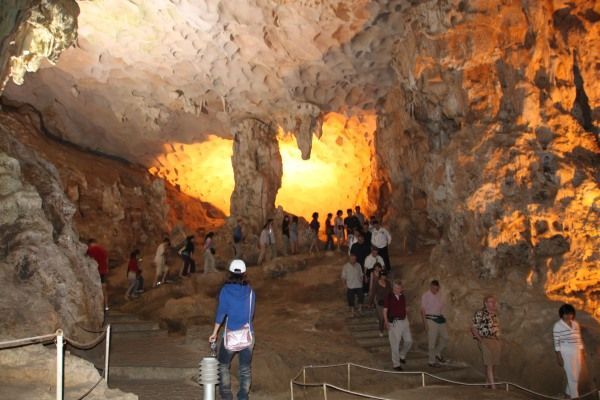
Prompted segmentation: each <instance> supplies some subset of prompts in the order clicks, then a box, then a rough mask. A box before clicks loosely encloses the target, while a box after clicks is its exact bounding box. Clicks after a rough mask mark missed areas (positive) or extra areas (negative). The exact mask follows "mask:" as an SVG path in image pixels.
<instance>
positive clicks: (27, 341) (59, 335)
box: [0, 325, 110, 400]
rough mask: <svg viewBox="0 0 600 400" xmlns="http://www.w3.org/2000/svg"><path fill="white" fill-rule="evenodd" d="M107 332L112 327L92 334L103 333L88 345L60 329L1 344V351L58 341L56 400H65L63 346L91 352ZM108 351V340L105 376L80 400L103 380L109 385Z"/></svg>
mask: <svg viewBox="0 0 600 400" xmlns="http://www.w3.org/2000/svg"><path fill="white" fill-rule="evenodd" d="M81 328H82V329H84V330H87V329H85V328H83V327H81ZM107 332H110V325H108V326H107V327H106V330H105V331H101V332H100V331H97V332H92V333H101V335H99V336H98V337H96V338H95V339H94V340H92V341H90V342H88V343H81V342H79V341H77V340H75V339H72V338H69V337H67V336H64V335H63V331H62V330H61V329H58V330H57V331H56V332H55V333H52V334H48V335H41V336H33V337H29V338H23V339H15V340H7V341H3V342H0V350H6V349H10V348H14V347H21V346H30V345H33V344H38V343H46V342H49V341H52V340H55V341H56V350H57V386H56V398H57V399H62V398H63V390H64V381H63V377H62V373H63V372H62V371H63V369H62V366H63V362H64V359H63V357H64V356H63V345H64V344H67V343H68V344H70V345H71V346H73V347H75V348H77V349H80V350H89V349H92V348H94V347H96V346H97V345H98V344H99V343H101V342H102V341H103V340H104V339H105V338H108V336H107ZM108 335H110V333H108ZM63 341H64V342H63ZM108 351H109V340H107V345H106V355H105V364H106V365H105V372H104V376H101V377H100V379H98V381H97V382H96V383H95V384H94V385H93V386H92V387H91V388H90V389H88V390H87V391H86V392H85V393H84V394H83V395H82V396H81V397H79V398H78V400H82V399H84V398H86V397H87V396H88V395H89V394H90V393H92V392H93V391H94V389H96V387H97V386H98V385H99V384H100V382H102V380H106V382H107V384H108Z"/></svg>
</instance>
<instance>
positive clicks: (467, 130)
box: [376, 2, 600, 318]
mask: <svg viewBox="0 0 600 400" xmlns="http://www.w3.org/2000/svg"><path fill="white" fill-rule="evenodd" d="M461 4H463V5H462V8H460V7H459V9H455V10H447V11H448V12H445V13H439V12H438V10H435V9H433V10H432V9H431V8H430V7H429V6H428V5H426V4H423V5H420V6H415V7H414V8H413V11H414V12H415V13H416V14H417V15H420V16H421V17H422V18H420V19H419V21H420V22H419V23H417V22H415V23H413V24H412V25H410V26H411V29H408V30H407V31H406V32H405V33H404V35H403V38H404V40H403V41H402V45H401V46H399V47H398V48H397V50H396V53H395V54H396V56H395V57H394V63H393V66H394V70H395V71H396V73H397V75H398V82H400V85H399V86H398V87H397V88H396V89H394V90H393V91H390V92H389V93H388V95H387V97H386V99H385V101H384V102H383V104H382V112H380V114H379V121H378V127H379V129H378V132H377V136H376V139H377V154H378V157H379V158H378V160H379V165H380V167H381V169H382V170H383V171H384V172H385V173H384V174H382V178H380V179H381V180H382V182H379V185H378V187H379V193H380V195H381V199H380V201H381V203H382V204H384V207H383V208H384V209H386V210H388V217H389V218H390V219H392V220H397V219H400V221H403V220H409V221H410V222H411V223H410V224H405V223H400V224H398V225H397V226H398V229H396V231H397V233H398V234H399V235H400V236H401V237H406V236H410V235H407V230H408V229H409V228H408V227H409V226H412V227H414V229H416V230H417V232H418V234H419V235H420V236H421V239H422V240H423V241H428V240H431V241H434V242H438V245H437V248H436V249H435V250H434V252H433V255H432V262H433V263H434V265H440V267H441V268H457V267H460V268H461V269H462V271H463V273H465V272H467V271H468V273H469V274H473V276H478V277H479V278H481V279H498V278H499V279H505V278H506V276H507V275H508V274H510V273H512V272H514V271H519V273H520V276H521V279H523V280H525V279H528V281H529V283H530V284H532V285H533V284H536V285H541V287H540V289H542V290H545V291H546V292H547V294H548V295H549V297H551V298H553V299H562V300H568V301H571V302H574V303H575V304H577V305H578V306H579V307H581V308H584V309H586V310H588V311H590V312H592V313H595V315H596V318H599V317H600V314H598V312H599V311H598V310H599V308H598V307H599V304H600V298H599V297H598V293H599V289H600V286H599V285H600V276H599V275H598V273H599V272H598V269H597V265H598V260H599V259H600V253H598V248H599V246H598V236H597V227H598V226H599V222H600V214H599V213H598V211H599V209H598V205H597V199H598V198H599V197H598V196H600V188H599V187H598V176H597V174H598V165H600V164H599V162H600V158H599V156H598V154H599V148H598V140H597V138H596V137H595V135H594V132H596V133H597V130H598V128H597V127H594V126H592V125H590V123H589V121H588V122H587V123H586V122H584V120H585V121H587V120H586V119H585V118H583V117H582V115H583V114H585V112H583V111H582V110H586V109H587V110H588V111H589V110H590V109H591V110H598V109H599V108H598V107H599V106H600V97H599V96H598V85H597V81H598V73H599V72H598V70H597V69H596V70H595V71H594V68H592V65H594V64H595V63H597V60H598V55H597V54H592V53H590V52H589V49H590V48H591V47H597V46H598V45H599V43H600V39H599V38H598V29H599V27H598V24H597V23H596V22H597V21H598V19H599V18H600V14H597V12H596V11H594V9H593V8H591V6H592V3H590V2H580V3H579V4H573V3H569V4H564V5H563V6H558V5H556V6H550V5H549V4H541V3H538V2H531V3H526V4H525V5H524V6H523V7H521V5H519V4H517V3H511V4H506V5H504V6H503V7H502V9H501V10H500V13H499V12H498V9H497V8H496V7H495V6H493V5H492V4H491V3H490V4H489V5H487V4H485V3H483V2H481V3H466V2H463V3H461ZM596 16H597V17H596ZM406 18H407V19H408V18H410V17H409V16H406ZM547 20H551V21H552V27H551V28H550V27H547V26H546V24H545V23H543V21H547ZM407 22H408V21H407ZM404 26H409V24H408V23H406V24H404ZM432 27H433V28H432ZM509 27H510V28H509ZM509 43H510V45H507V44H509ZM580 66H581V67H580ZM583 98H585V99H587V100H586V101H585V102H582V101H583V100H578V99H583ZM596 112H597V111H596ZM586 115H588V114H586ZM582 118H583V119H582ZM398 166H400V168H398ZM594 232H596V233H594Z"/></svg>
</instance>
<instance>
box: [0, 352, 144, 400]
mask: <svg viewBox="0 0 600 400" xmlns="http://www.w3.org/2000/svg"><path fill="white" fill-rule="evenodd" d="M0 368H1V369H2V374H1V375H0V384H1V385H2V395H3V396H5V398H10V399H13V400H29V399H39V400H52V399H55V398H56V392H55V387H56V350H54V349H49V348H46V347H44V346H41V345H37V346H29V347H22V348H16V349H10V350H3V351H1V352H0ZM64 379H65V380H64V383H65V391H64V395H65V398H81V396H85V398H86V399H90V400H101V399H110V400H136V399H137V398H138V397H137V396H136V395H134V394H130V393H123V392H122V391H120V390H118V389H109V388H108V386H107V385H106V382H105V381H103V380H102V381H100V382H99V383H98V381H99V380H100V374H99V373H98V371H97V370H96V368H95V367H94V365H93V364H91V363H89V362H87V361H85V360H83V359H81V358H79V357H74V356H71V355H70V353H69V352H68V351H66V352H65V361H64ZM96 384H97V386H96ZM92 388H93V390H91V389H92ZM90 390H91V392H90V393H89V394H88V395H87V396H86V393H87V392H88V391H90Z"/></svg>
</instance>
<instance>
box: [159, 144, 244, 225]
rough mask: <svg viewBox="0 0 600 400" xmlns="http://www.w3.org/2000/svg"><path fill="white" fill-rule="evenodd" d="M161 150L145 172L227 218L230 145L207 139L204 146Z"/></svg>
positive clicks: (169, 146) (230, 187)
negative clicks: (212, 207)
mask: <svg viewBox="0 0 600 400" xmlns="http://www.w3.org/2000/svg"><path fill="white" fill-rule="evenodd" d="M164 150H165V152H164V154H162V155H160V156H159V157H157V159H156V161H155V164H154V166H152V167H150V168H149V169H148V171H149V172H150V173H151V174H153V175H156V176H159V177H161V178H163V179H165V180H167V181H169V182H170V183H172V184H173V185H175V186H177V185H179V188H180V190H181V191H182V192H184V193H185V194H187V195H190V196H192V197H195V198H197V199H200V200H202V201H206V202H209V203H211V204H212V205H214V206H215V207H217V208H218V209H220V210H221V211H223V213H225V214H226V215H229V202H230V197H231V192H232V191H233V187H234V180H233V168H232V167H231V155H232V154H233V147H232V141H231V140H228V139H223V138H220V137H218V136H214V135H210V136H209V137H208V140H207V141H206V142H202V143H192V144H183V143H172V144H165V146H164Z"/></svg>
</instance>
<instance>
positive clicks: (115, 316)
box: [105, 310, 140, 323]
mask: <svg viewBox="0 0 600 400" xmlns="http://www.w3.org/2000/svg"><path fill="white" fill-rule="evenodd" d="M105 319H106V321H107V322H110V323H114V322H129V321H139V320H140V318H139V317H138V316H137V315H133V314H127V313H123V312H120V311H112V310H111V311H109V312H108V313H107V314H106V318H105Z"/></svg>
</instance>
